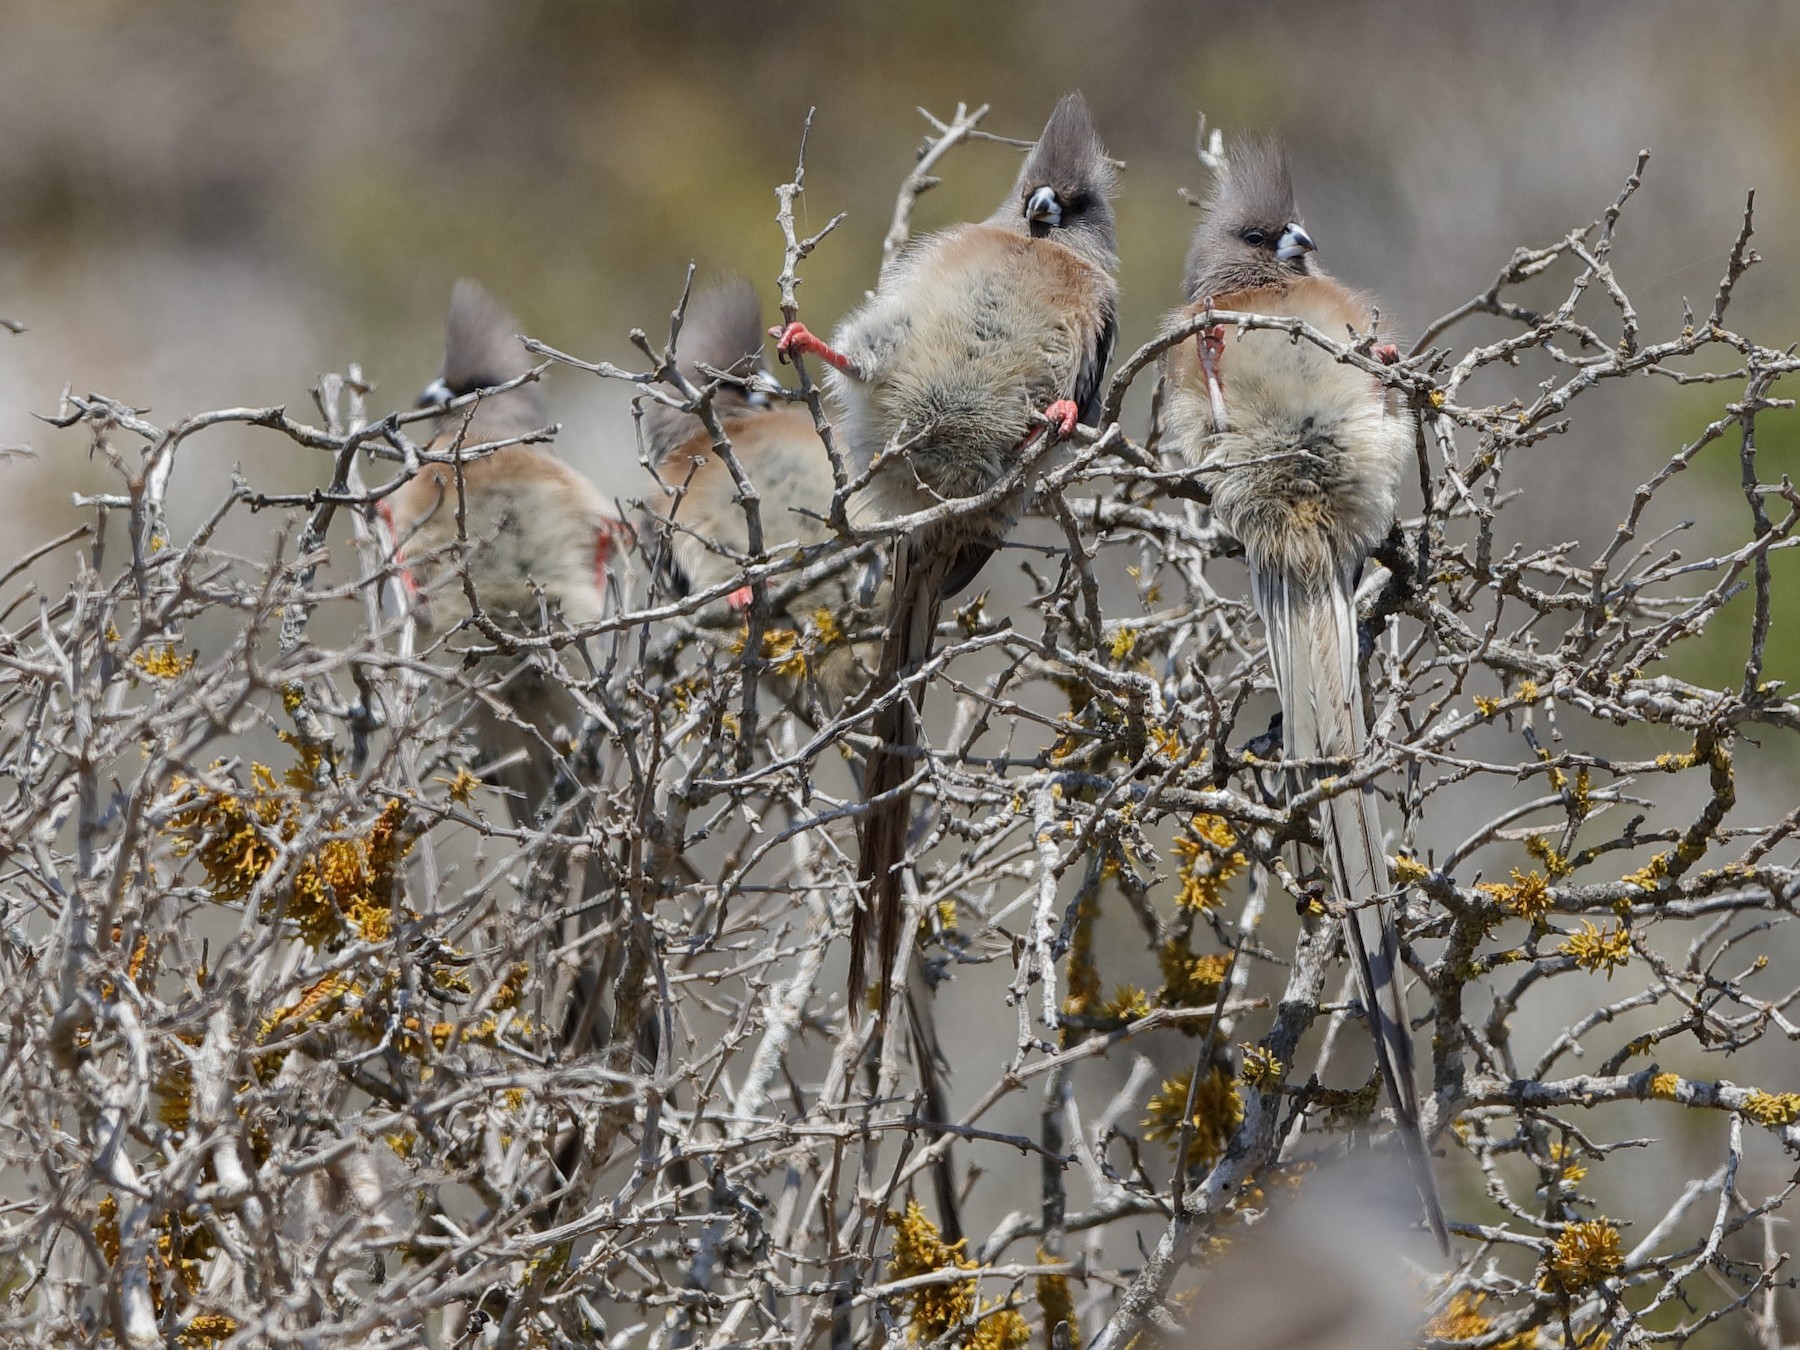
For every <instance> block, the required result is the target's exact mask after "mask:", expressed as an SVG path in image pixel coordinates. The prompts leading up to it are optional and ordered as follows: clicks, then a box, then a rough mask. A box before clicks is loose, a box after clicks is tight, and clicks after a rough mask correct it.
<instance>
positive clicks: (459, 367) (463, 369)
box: [419, 277, 547, 427]
mask: <svg viewBox="0 0 1800 1350" xmlns="http://www.w3.org/2000/svg"><path fill="white" fill-rule="evenodd" d="M532 364H533V363H532V360H531V353H530V352H528V351H526V349H525V344H524V343H522V342H520V341H519V321H518V319H517V318H515V317H514V316H513V314H512V311H510V310H509V309H507V308H506V306H505V305H503V304H501V303H500V302H499V301H498V300H496V299H495V298H494V297H493V296H492V295H491V294H489V292H488V291H487V289H486V288H485V287H483V286H482V285H481V284H480V283H479V282H475V281H470V280H469V279H468V278H466V277H465V278H463V279H462V280H461V281H458V282H457V283H456V285H455V286H454V287H453V288H452V289H451V291H450V317H449V320H448V322H447V324H446V325H445V335H444V368H443V373H442V374H441V375H439V376H438V378H437V379H436V380H434V381H433V382H432V383H431V384H429V385H427V386H426V387H425V390H424V392H423V393H421V394H420V395H419V406H420V407H425V406H427V405H429V404H433V403H442V402H445V401H446V400H448V399H452V398H461V397H462V396H463V395H464V394H468V393H473V392H474V391H475V390H477V389H488V388H492V387H493V386H494V385H497V384H505V383H506V382H507V381H508V380H515V379H517V378H518V377H519V376H521V375H523V374H524V373H525V372H526V371H528V370H530V369H531V368H532ZM482 412H483V417H482V420H483V422H484V423H485V422H493V423H495V424H496V425H498V424H499V419H501V418H502V417H504V418H505V420H506V422H507V423H509V424H514V423H516V424H518V425H519V426H529V427H536V426H541V425H542V424H543V423H544V422H545V421H546V420H547V419H546V416H545V409H544V403H543V399H542V398H541V397H540V395H539V393H538V388H537V386H536V385H535V384H524V385H520V386H519V387H518V388H517V389H509V390H508V391H507V392H506V393H504V394H499V395H496V396H495V397H494V398H492V399H489V400H485V401H484V404H483V409H482Z"/></svg>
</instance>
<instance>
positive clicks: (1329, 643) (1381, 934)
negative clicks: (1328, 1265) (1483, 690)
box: [1253, 569, 1450, 1250]
mask: <svg viewBox="0 0 1800 1350" xmlns="http://www.w3.org/2000/svg"><path fill="white" fill-rule="evenodd" d="M1253 586H1254V594H1255V600H1256V607H1257V610H1258V612H1260V613H1261V615H1262V617H1263V622H1264V624H1265V626H1266V627H1267V628H1268V633H1269V657H1270V663H1271V665H1272V666H1273V667H1274V671H1275V684H1276V688H1277V690H1278V691H1279V692H1280V695H1281V713H1282V736H1283V740H1284V741H1285V743H1286V747H1287V754H1288V757H1289V758H1291V759H1315V758H1322V757H1343V758H1349V759H1352V760H1354V759H1355V758H1357V757H1358V756H1360V755H1361V753H1362V750H1363V745H1364V740H1365V731H1364V727H1363V714H1362V691H1361V682H1360V677H1359V675H1358V673H1357V660H1356V657H1357V643H1356V613H1355V605H1354V600H1353V594H1354V591H1353V582H1352V579H1351V578H1350V576H1348V575H1345V574H1339V575H1336V576H1334V577H1332V578H1331V580H1330V581H1329V582H1327V583H1322V584H1315V585H1307V584H1305V583H1302V582H1298V581H1296V580H1295V579H1293V578H1291V577H1288V576H1286V575H1284V574H1280V573H1274V574H1268V573H1265V572H1264V571H1263V570H1262V569H1258V571H1257V572H1256V573H1255V575H1254V580H1253ZM1376 801H1377V799H1376V795H1375V791H1374V789H1373V788H1371V787H1367V786H1365V787H1363V788H1361V789H1358V790H1355V791H1350V792H1340V793H1338V794H1337V795H1336V796H1334V797H1330V798H1328V799H1327V800H1326V802H1325V804H1324V808H1323V810H1322V812H1321V821H1320V824H1321V833H1322V834H1323V836H1324V840H1325V851H1326V855H1327V861H1328V863H1329V866H1330V870H1331V878H1332V881H1333V883H1334V884H1335V885H1336V887H1337V892H1338V902H1339V904H1340V905H1341V906H1342V907H1343V911H1344V941H1345V944H1346V945H1347V946H1348V947H1349V949H1350V954H1351V958H1352V960H1353V961H1354V962H1355V965H1356V976H1357V982H1358V984H1359V986H1360V989H1361V994H1362V1001H1363V1006H1364V1007H1365V1008H1366V1009H1367V1010H1368V1014H1369V1020H1370V1023H1371V1029H1372V1030H1373V1032H1374V1038H1375V1055H1376V1061H1377V1064H1378V1066H1379V1068H1380V1070H1381V1077H1382V1081H1383V1082H1384V1083H1386V1085H1387V1091H1388V1099H1389V1101H1390V1102H1392V1104H1393V1108H1394V1115H1395V1118H1396V1120H1397V1121H1398V1123H1399V1126H1400V1138H1401V1142H1402V1145H1403V1147H1404V1148H1405V1150H1406V1155H1407V1159H1408V1161H1409V1163H1410V1164H1411V1166H1412V1168H1413V1172H1414V1175H1415V1177H1416V1179H1417V1181H1418V1186H1419V1196H1420V1199H1421V1200H1422V1201H1423V1203H1424V1206H1425V1218H1426V1221H1427V1222H1428V1223H1429V1224H1430V1226H1431V1231H1432V1235H1433V1236H1434V1237H1435V1238H1436V1239H1437V1241H1438V1245H1439V1246H1440V1247H1442V1248H1444V1249H1445V1250H1448V1248H1449V1242H1450V1238H1449V1231H1448V1229H1447V1228H1446V1227H1445V1225H1444V1212H1443V1207H1442V1205H1441V1204H1440V1203H1439V1201H1438V1194H1437V1185H1436V1182H1435V1181H1434V1180H1433V1178H1432V1174H1431V1159H1430V1154H1429V1152H1428V1150H1427V1149H1426V1146H1425V1136H1424V1133H1423V1131H1422V1129H1421V1126H1420V1120H1419V1090H1418V1084H1417V1082H1416V1081H1415V1079H1414V1072H1413V1044H1412V1027H1411V1023H1410V1020H1409V1019H1408V1017H1407V1014H1406V991H1405V987H1404V986H1403V984H1402V983H1401V967H1400V939H1399V935H1398V933H1397V931H1396V929H1395V926H1394V915H1393V908H1392V906H1391V904H1390V903H1389V902H1388V901H1387V900H1386V899H1384V898H1383V897H1384V896H1385V895H1386V894H1387V892H1388V890H1389V886H1388V877H1387V859H1386V856H1385V854H1384V853H1383V852H1382V848H1381V821H1380V817H1379V814H1378V812H1377V810H1376Z"/></svg>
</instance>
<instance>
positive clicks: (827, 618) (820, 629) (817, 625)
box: [812, 606, 844, 651]
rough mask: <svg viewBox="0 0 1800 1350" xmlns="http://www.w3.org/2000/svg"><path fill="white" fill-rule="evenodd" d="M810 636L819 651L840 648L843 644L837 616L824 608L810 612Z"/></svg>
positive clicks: (842, 633)
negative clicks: (817, 645)
mask: <svg viewBox="0 0 1800 1350" xmlns="http://www.w3.org/2000/svg"><path fill="white" fill-rule="evenodd" d="M812 635H813V640H814V641H815V642H817V643H818V644H819V650H820V651H825V650H827V649H828V648H831V647H838V646H842V645H843V642H844V628H843V625H842V624H840V623H839V622H838V620H837V615H835V614H833V613H832V612H831V611H830V610H829V609H826V608H825V607H824V606H820V607H819V608H818V609H815V610H814V611H813V612H812Z"/></svg>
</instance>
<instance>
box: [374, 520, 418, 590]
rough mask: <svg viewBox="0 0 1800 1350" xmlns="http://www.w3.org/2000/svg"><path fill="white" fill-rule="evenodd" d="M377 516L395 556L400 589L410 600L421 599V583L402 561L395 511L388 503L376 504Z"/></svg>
mask: <svg viewBox="0 0 1800 1350" xmlns="http://www.w3.org/2000/svg"><path fill="white" fill-rule="evenodd" d="M375 514H376V515H378V516H380V517H381V527H382V532H383V533H384V534H386V535H387V540H386V543H387V547H388V548H389V550H390V551H392V552H393V554H394V572H395V574H396V575H397V576H398V577H399V578H400V589H401V590H403V591H405V592H406V598H407V599H408V600H417V599H418V598H419V582H418V579H417V578H415V577H414V576H413V574H412V569H411V568H410V567H408V566H407V565H406V564H405V563H404V562H402V561H401V559H400V554H399V547H400V528H399V526H397V525H396V524H394V511H393V508H392V507H390V506H389V505H388V504H387V502H386V501H379V502H376V503H375Z"/></svg>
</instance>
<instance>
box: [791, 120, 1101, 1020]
mask: <svg viewBox="0 0 1800 1350" xmlns="http://www.w3.org/2000/svg"><path fill="white" fill-rule="evenodd" d="M1115 180H1116V175H1115V173H1114V170H1113V166H1112V164H1111V163H1110V162H1109V161H1108V159H1107V157H1106V151H1105V149H1104V147H1102V145H1101V144H1100V140H1099V138H1098V136H1096V135H1095V133H1094V126H1093V121H1092V119H1091V118H1090V117H1089V114H1088V108H1087V104H1086V102H1085V101H1084V100H1083V99H1082V97H1081V96H1080V95H1079V94H1069V95H1067V96H1065V97H1064V98H1063V99H1062V100H1061V101H1060V102H1059V103H1058V104H1057V105H1056V109H1055V111H1054V112H1052V113H1051V115H1050V120H1049V122H1048V123H1046V124H1045V126H1044V130H1043V133H1042V135H1040V136H1039V138H1038V140H1037V143H1036V145H1035V146H1034V147H1033V149H1032V150H1031V153H1030V154H1029V155H1028V156H1027V157H1026V160H1025V165H1024V168H1023V169H1022V170H1021V171H1020V174H1019V177H1018V181H1017V183H1016V184H1015V186H1014V190H1013V192H1012V193H1011V194H1010V195H1009V196H1008V197H1007V198H1006V200H1005V201H1004V202H1002V204H1001V205H1000V208H999V209H998V210H997V211H995V212H994V214H993V215H992V216H990V217H989V218H988V219H987V220H985V221H983V222H981V223H979V224H968V225H958V226H954V227H952V228H950V229H947V230H944V231H941V232H940V233H937V234H934V235H930V236H928V237H925V238H923V239H920V240H917V241H915V242H914V243H913V244H911V245H910V246H909V247H908V248H907V250H906V251H905V252H904V253H903V254H902V255H901V256H900V257H899V258H897V259H896V260H895V261H894V263H893V265H892V266H891V267H890V268H889V269H888V270H887V271H886V273H885V274H884V275H883V276H882V278H881V282H880V286H879V289H878V290H877V291H876V293H875V294H874V295H873V296H872V297H871V298H870V299H869V300H868V301H867V302H865V303H864V304H863V306H862V307H861V308H860V309H858V310H857V311H856V312H855V313H853V314H851V315H850V317H849V318H847V319H846V320H845V321H844V322H843V324H842V325H841V326H840V327H839V329H838V331H837V333H836V334H835V336H834V338H833V341H832V343H831V344H830V345H827V344H826V343H825V342H823V341H821V340H820V339H819V338H817V337H815V336H814V335H813V334H812V333H810V332H808V331H807V329H806V328H805V327H804V325H801V324H798V323H793V324H789V325H787V326H786V327H785V328H781V329H775V330H771V335H772V336H774V337H775V338H776V339H777V350H778V351H780V352H781V353H782V354H783V355H784V356H794V355H798V354H801V353H812V354H815V355H817V356H818V357H820V358H821V359H822V360H824V361H825V362H827V363H828V364H829V365H830V366H831V367H832V374H831V375H830V377H829V379H830V385H831V392H832V394H833V396H834V398H835V400H836V401H837V403H838V404H839V405H840V407H841V408H842V410H843V420H842V423H841V426H842V429H843V431H844V433H845V435H846V437H847V440H848V444H849V450H850V456H851V459H852V460H853V462H854V463H855V465H856V466H857V468H858V470H859V471H860V470H866V469H868V468H870V467H871V466H872V465H873V466H876V468H875V472H874V475H873V477H872V479H871V480H870V482H869V485H868V487H867V489H866V492H865V498H864V501H863V503H862V506H861V510H860V513H859V514H860V515H861V516H862V517H863V518H865V519H869V518H873V519H892V518H894V517H896V516H901V515H906V514H911V513H914V512H917V511H921V510H924V509H926V508H929V507H933V506H936V505H938V504H939V503H941V502H945V501H950V500H954V499H956V498H967V497H974V496H979V495H981V494H983V493H986V492H988V491H989V490H990V489H992V488H994V487H995V486H996V485H998V484H1000V483H1001V482H1002V481H1003V480H1004V479H1005V478H1006V476H1007V474H1008V473H1009V471H1011V470H1012V469H1014V468H1015V467H1016V466H1017V465H1018V464H1019V462H1020V460H1021V458H1022V457H1023V456H1024V455H1025V453H1026V451H1027V450H1028V449H1030V448H1031V447H1032V445H1033V443H1034V442H1035V441H1036V440H1037V438H1038V437H1040V436H1043V435H1045V434H1049V435H1052V436H1058V437H1066V436H1068V435H1069V434H1070V433H1071V432H1073V431H1074V429H1075V426H1076V423H1077V421H1078V420H1080V419H1082V418H1086V419H1087V420H1089V421H1090V422H1092V421H1093V420H1094V419H1095V418H1096V416H1097V414H1098V409H1099V406H1100V401H1101V396H1102V389H1101V378H1102V375H1103V374H1104V372H1105V369H1106V364H1107V361H1108V359H1109V358H1110V356H1111V352H1112V346H1113V341H1114V335H1115V323H1114V313H1115V309H1116V306H1117V299H1118V286H1117V283H1116V281H1115V280H1114V278H1113V271H1114V269H1115V267H1116V265H1117V258H1116V256H1115V239H1114V227H1113V212H1112V204H1111V197H1112V194H1113V190H1114V186H1115ZM878 461H879V463H878ZM1023 499H1024V493H1023V492H1022V491H1020V492H1014V493H1012V494H1010V495H1008V496H1007V497H1006V498H1005V499H1004V500H1002V501H1000V502H998V503H996V504H993V505H985V506H982V507H980V508H972V509H969V510H967V511H965V512H962V513H960V514H954V515H951V516H950V517H949V518H947V519H944V520H942V521H940V522H936V523H933V524H931V525H929V526H925V527H923V528H920V529H918V530H916V531H914V532H913V533H911V534H910V535H907V536H906V537H903V538H902V539H901V540H900V541H899V544H898V546H897V547H896V550H895V561H894V566H893V571H892V599H891V601H890V605H889V610H888V614H889V623H888V631H887V635H886V639H885V642H884V644H883V647H882V653H881V659H880V663H879V666H878V668H877V670H876V673H875V678H874V681H873V684H872V686H871V692H872V694H873V696H874V697H875V698H877V699H879V698H881V697H883V696H889V698H890V701H889V702H888V703H887V705H886V706H885V707H883V708H882V710H881V711H880V713H879V714H878V715H877V717H876V719H875V724H874V728H873V730H874V733H875V736H876V739H877V740H878V741H879V742H880V743H881V744H880V748H879V749H877V750H876V751H874V752H873V753H872V754H871V755H870V757H869V759H868V762H867V766H866V769H865V772H864V782H863V794H864V799H865V801H866V802H867V803H869V805H868V808H867V811H866V814H865V816H864V819H863V839H862V851H861V858H860V867H859V871H860V878H861V882H862V884H863V886H864V887H865V893H864V898H865V904H864V907H863V908H861V909H859V910H858V911H857V912H856V916H855V919H854V921H853V924H852V933H851V943H852V946H851V971H850V994H851V1006H852V1007H853V1008H854V1007H855V1006H857V1005H859V1004H860V1002H861V998H862V991H863V988H864V984H865V974H866V966H865V961H866V957H867V949H868V946H869V945H870V944H869V937H870V933H871V929H873V931H874V936H875V947H876V957H877V963H876V978H877V980H878V987H879V990H880V1000H881V1006H882V1010H883V1013H884V1015H885V1011H886V1004H887V993H888V985H889V976H890V975H891V973H892V970H893V966H894V959H895V954H896V952H897V950H898V948H899V945H900V936H901V928H902V921H903V908H904V907H903V904H902V898H901V880H902V868H903V866H904V861H905V853H906V838H907V833H908V825H909V822H910V818H911V804H910V796H909V792H908V789H907V783H908V780H909V779H910V778H911V776H912V774H913V772H914V768H915V765H914V755H913V748H914V747H915V746H916V745H917V743H918V710H917V705H918V703H919V702H920V701H921V700H922V691H909V692H907V693H902V694H901V695H900V696H898V697H892V696H893V695H894V692H895V690H896V688H897V687H898V686H899V685H900V684H901V683H902V682H903V681H904V680H905V679H906V678H907V677H908V676H909V675H910V674H912V673H914V672H915V671H917V670H918V668H919V667H920V665H921V664H923V662H924V661H925V660H926V659H927V658H928V657H929V656H930V653H931V647H932V641H933V636H934V633H935V631H936V628H937V620H938V613H939V606H940V603H941V602H942V600H943V599H944V598H945V597H946V596H950V595H954V594H955V593H956V592H957V591H959V590H961V589H962V588H963V587H965V586H967V585H968V584H969V582H970V581H972V580H973V579H974V577H975V575H976V573H977V572H979V571H980V570H981V567H982V566H983V564H985V563H986V561H987V559H988V558H989V557H990V556H991V555H992V554H993V552H994V550H995V549H996V548H998V547H999V545H1000V543H1001V542H1002V541H1003V540H1004V539H1005V537H1006V535H1007V533H1008V532H1009V531H1010V530H1011V529H1012V527H1013V525H1014V524H1015V523H1016V521H1017V519H1018V517H1019V514H1020V512H1021V511H1022V509H1023V505H1024V501H1023Z"/></svg>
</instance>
